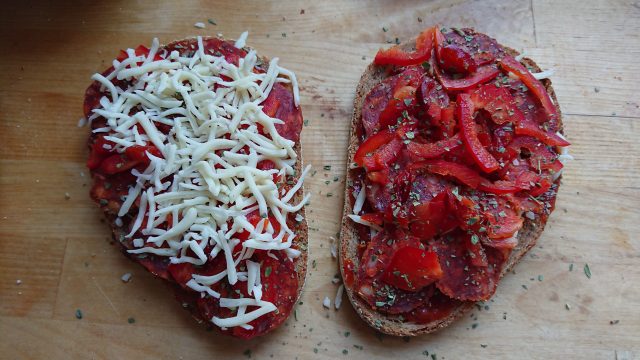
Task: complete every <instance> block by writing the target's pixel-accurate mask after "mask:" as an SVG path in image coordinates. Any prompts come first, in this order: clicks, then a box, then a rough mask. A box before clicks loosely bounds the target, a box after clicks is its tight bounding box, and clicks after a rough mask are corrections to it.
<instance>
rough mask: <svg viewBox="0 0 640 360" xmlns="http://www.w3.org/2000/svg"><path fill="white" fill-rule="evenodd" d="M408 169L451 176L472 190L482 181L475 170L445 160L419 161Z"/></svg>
mask: <svg viewBox="0 0 640 360" xmlns="http://www.w3.org/2000/svg"><path fill="white" fill-rule="evenodd" d="M409 169H410V170H421V169H426V170H427V171H429V172H431V173H434V174H438V175H442V176H451V177H454V178H456V179H457V180H458V181H460V182H461V183H463V184H465V185H467V186H469V187H471V188H473V189H477V188H478V186H479V185H480V183H481V182H482V181H483V180H484V178H483V177H482V176H480V174H478V173H477V172H476V171H475V170H473V169H471V168H469V167H467V166H465V165H462V164H458V163H454V162H450V161H445V160H425V161H420V162H416V163H412V164H411V165H409Z"/></svg>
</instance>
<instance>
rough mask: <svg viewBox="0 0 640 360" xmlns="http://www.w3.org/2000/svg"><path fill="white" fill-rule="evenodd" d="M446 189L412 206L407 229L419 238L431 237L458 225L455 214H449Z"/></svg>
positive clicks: (426, 238)
mask: <svg viewBox="0 0 640 360" xmlns="http://www.w3.org/2000/svg"><path fill="white" fill-rule="evenodd" d="M447 196H448V194H447V191H442V192H440V193H438V194H437V195H436V196H435V197H434V198H433V199H431V200H430V201H429V202H426V203H422V204H419V205H417V206H414V207H413V211H412V214H411V219H410V224H409V229H410V230H411V234H412V235H413V236H416V237H418V238H420V239H425V240H428V239H431V238H433V237H434V236H435V235H437V234H444V233H447V232H449V231H451V230H453V229H454V228H455V227H456V226H458V223H457V220H456V219H455V216H451V215H452V214H451V212H450V211H449V209H448V206H447V203H448V201H447V200H448V199H447Z"/></svg>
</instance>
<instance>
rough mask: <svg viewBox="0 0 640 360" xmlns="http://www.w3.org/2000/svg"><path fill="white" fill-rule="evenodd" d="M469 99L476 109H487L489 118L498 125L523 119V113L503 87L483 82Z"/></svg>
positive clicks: (518, 121)
mask: <svg viewBox="0 0 640 360" xmlns="http://www.w3.org/2000/svg"><path fill="white" fill-rule="evenodd" d="M471 100H472V101H473V105H474V106H475V109H476V110H478V109H484V110H487V112H489V114H491V120H493V122H494V123H496V124H498V125H502V124H504V123H507V122H511V123H514V124H519V123H520V122H522V121H524V117H525V116H524V114H523V113H522V111H520V109H518V106H517V105H516V102H515V99H514V98H513V96H512V95H511V93H509V90H507V89H506V88H505V87H497V86H496V85H495V84H485V85H483V86H481V87H479V88H478V90H476V91H474V92H473V93H472V94H471Z"/></svg>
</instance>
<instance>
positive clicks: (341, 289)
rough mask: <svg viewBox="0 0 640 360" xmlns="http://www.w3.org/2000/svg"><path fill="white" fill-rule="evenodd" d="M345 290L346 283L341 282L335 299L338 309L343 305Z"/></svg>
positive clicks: (334, 302) (334, 303)
mask: <svg viewBox="0 0 640 360" xmlns="http://www.w3.org/2000/svg"><path fill="white" fill-rule="evenodd" d="M343 292H344V285H343V284H340V286H339V287H338V291H337V292H336V299H335V300H334V301H333V306H334V307H335V308H336V310H339V309H340V305H342V294H343Z"/></svg>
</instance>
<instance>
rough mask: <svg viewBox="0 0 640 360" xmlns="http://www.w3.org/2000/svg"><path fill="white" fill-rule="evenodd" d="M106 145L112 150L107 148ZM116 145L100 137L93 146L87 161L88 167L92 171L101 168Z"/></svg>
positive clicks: (102, 136)
mask: <svg viewBox="0 0 640 360" xmlns="http://www.w3.org/2000/svg"><path fill="white" fill-rule="evenodd" d="M105 145H106V146H107V147H109V148H110V149H107V148H105ZM114 146H115V144H114V143H113V142H111V141H108V140H105V138H104V135H101V136H98V137H97V138H96V141H95V142H94V143H93V145H91V153H90V154H89V159H88V160H87V167H88V168H89V169H90V170H94V169H96V168H97V167H98V166H100V163H101V162H102V160H104V158H106V157H107V156H108V155H109V154H111V152H112V151H113V150H112V149H113V147H114Z"/></svg>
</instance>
